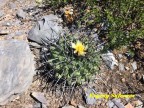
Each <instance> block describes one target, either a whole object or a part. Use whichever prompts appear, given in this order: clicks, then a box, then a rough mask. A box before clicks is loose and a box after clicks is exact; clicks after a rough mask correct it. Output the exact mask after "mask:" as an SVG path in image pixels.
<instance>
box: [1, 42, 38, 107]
mask: <svg viewBox="0 0 144 108" xmlns="http://www.w3.org/2000/svg"><path fill="white" fill-rule="evenodd" d="M34 75H35V68H34V57H33V55H32V53H31V51H30V48H29V45H28V44H27V43H26V42H25V41H18V40H13V39H10V40H1V42H0V105H4V104H6V103H7V102H9V101H12V100H14V99H15V98H16V97H17V96H16V97H15V94H17V95H19V94H21V93H23V92H24V91H25V90H27V89H28V87H29V86H30V84H31V83H32V80H33V76H34Z"/></svg>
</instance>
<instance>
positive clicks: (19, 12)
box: [16, 9, 26, 19]
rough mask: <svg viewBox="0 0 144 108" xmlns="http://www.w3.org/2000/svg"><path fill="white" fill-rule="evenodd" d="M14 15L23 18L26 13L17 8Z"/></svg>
mask: <svg viewBox="0 0 144 108" xmlns="http://www.w3.org/2000/svg"><path fill="white" fill-rule="evenodd" d="M16 16H17V17H18V18H22V19H25V18H26V13H25V12H24V11H23V10H22V9H19V10H18V11H17V13H16Z"/></svg>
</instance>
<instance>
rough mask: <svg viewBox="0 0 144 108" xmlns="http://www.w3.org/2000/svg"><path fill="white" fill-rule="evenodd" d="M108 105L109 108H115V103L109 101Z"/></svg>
mask: <svg viewBox="0 0 144 108" xmlns="http://www.w3.org/2000/svg"><path fill="white" fill-rule="evenodd" d="M107 105H108V108H113V106H114V103H113V102H112V101H111V100H109V101H108V103H107Z"/></svg>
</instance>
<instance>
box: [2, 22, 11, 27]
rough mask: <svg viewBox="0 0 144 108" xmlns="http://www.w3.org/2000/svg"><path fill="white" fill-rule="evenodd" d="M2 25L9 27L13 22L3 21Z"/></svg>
mask: <svg viewBox="0 0 144 108" xmlns="http://www.w3.org/2000/svg"><path fill="white" fill-rule="evenodd" d="M2 25H3V26H7V27H9V26H11V25H12V24H11V22H4V23H2Z"/></svg>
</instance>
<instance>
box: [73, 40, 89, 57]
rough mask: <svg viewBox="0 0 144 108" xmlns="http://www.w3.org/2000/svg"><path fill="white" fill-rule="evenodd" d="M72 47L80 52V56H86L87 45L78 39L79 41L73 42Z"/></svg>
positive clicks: (76, 51)
mask: <svg viewBox="0 0 144 108" xmlns="http://www.w3.org/2000/svg"><path fill="white" fill-rule="evenodd" d="M72 48H73V49H75V51H74V53H78V56H84V55H85V54H86V52H85V51H86V49H87V48H86V47H85V46H84V45H83V44H82V42H80V41H77V43H76V44H75V43H72Z"/></svg>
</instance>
